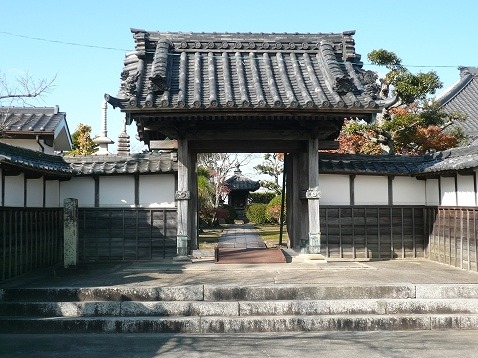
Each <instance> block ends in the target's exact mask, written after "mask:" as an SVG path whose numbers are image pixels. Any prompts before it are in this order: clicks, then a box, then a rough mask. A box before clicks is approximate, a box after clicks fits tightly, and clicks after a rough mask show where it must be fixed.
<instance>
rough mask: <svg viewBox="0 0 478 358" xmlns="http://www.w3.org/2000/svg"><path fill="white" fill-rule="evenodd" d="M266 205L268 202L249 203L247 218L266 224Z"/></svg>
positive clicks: (256, 222)
mask: <svg viewBox="0 0 478 358" xmlns="http://www.w3.org/2000/svg"><path fill="white" fill-rule="evenodd" d="M266 207H267V204H261V203H256V204H251V205H248V206H247V207H246V217H247V220H249V221H251V222H253V223H255V224H265V223H266V222H267V218H266Z"/></svg>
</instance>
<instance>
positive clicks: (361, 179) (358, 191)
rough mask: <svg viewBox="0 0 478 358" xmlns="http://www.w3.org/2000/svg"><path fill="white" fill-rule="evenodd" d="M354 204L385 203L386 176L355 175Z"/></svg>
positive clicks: (386, 194) (386, 199) (386, 195)
mask: <svg viewBox="0 0 478 358" xmlns="http://www.w3.org/2000/svg"><path fill="white" fill-rule="evenodd" d="M355 204H356V205H387V204H388V178H387V177H386V176H372V175H357V176H356V177H355Z"/></svg>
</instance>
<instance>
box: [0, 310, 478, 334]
mask: <svg viewBox="0 0 478 358" xmlns="http://www.w3.org/2000/svg"><path fill="white" fill-rule="evenodd" d="M432 329H478V315H476V314H468V315H437V314H419V315H365V316H361V315H336V316H329V315H327V316H274V317H272V316H249V317H214V316H212V317H135V318H128V317H102V318H91V317H83V318H70V317H67V318H65V317H60V318H0V333H42V334H50V333H254V332H303V331H307V332H310V331H379V330H432Z"/></svg>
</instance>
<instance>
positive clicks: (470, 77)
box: [437, 67, 478, 140]
mask: <svg viewBox="0 0 478 358" xmlns="http://www.w3.org/2000/svg"><path fill="white" fill-rule="evenodd" d="M437 101H438V102H440V103H441V104H443V106H444V108H445V111H447V112H448V113H451V112H456V111H458V112H462V113H465V114H466V115H467V118H466V120H465V121H464V122H463V123H457V125H458V126H459V127H461V128H462V129H463V131H464V132H465V134H467V135H468V136H469V137H470V139H471V140H476V139H478V68H476V67H460V80H459V81H458V82H457V83H455V84H454V85H453V86H452V87H450V88H449V89H448V90H446V91H445V92H444V93H443V94H441V95H440V96H439V97H438V98H437Z"/></svg>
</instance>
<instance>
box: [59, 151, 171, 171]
mask: <svg viewBox="0 0 478 358" xmlns="http://www.w3.org/2000/svg"><path fill="white" fill-rule="evenodd" d="M64 159H65V161H66V162H67V163H68V164H69V165H70V167H71V170H72V172H73V174H74V175H75V176H80V175H95V174H96V175H108V174H110V175H111V174H134V173H139V174H147V173H172V172H177V170H178V166H177V158H176V154H175V153H148V154H131V155H129V156H116V155H104V156H98V155H88V156H65V157H64Z"/></svg>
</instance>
